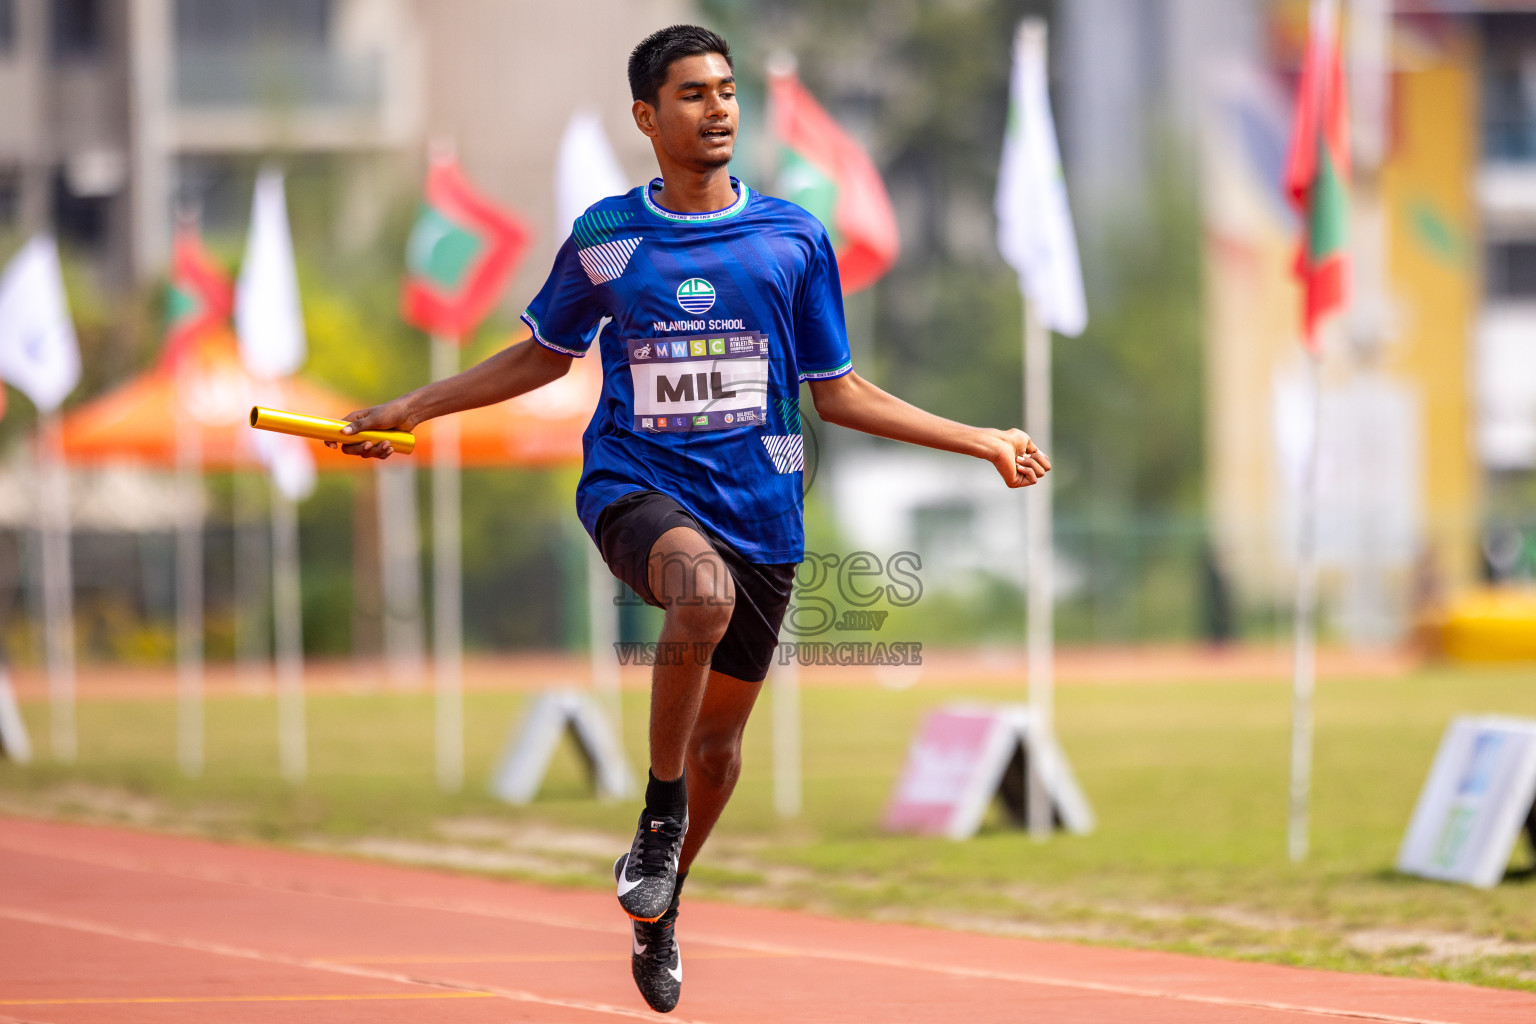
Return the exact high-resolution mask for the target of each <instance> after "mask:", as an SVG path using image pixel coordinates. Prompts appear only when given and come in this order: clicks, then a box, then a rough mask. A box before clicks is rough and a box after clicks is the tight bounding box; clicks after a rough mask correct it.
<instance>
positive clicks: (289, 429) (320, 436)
mask: <svg viewBox="0 0 1536 1024" xmlns="http://www.w3.org/2000/svg"><path fill="white" fill-rule="evenodd" d="M346 425H347V421H346V420H333V419H330V418H328V417H325V416H305V415H304V414H303V413H297V412H284V411H283V410H282V409H267V408H264V407H263V406H260V405H253V406H251V426H253V427H255V428H256V429H257V430H271V431H275V432H277V433H279V434H292V435H294V436H295V437H310V438H314V439H315V440H316V441H340V442H341V443H342V444H362V443H363V442H364V441H372V442H373V443H374V444H382V443H384V442H385V441H388V442H389V445H390V447H391V448H393V449H394V450H395V451H397V452H399V453H400V454H401V455H409V454H411V452H413V451H415V450H416V435H415V434H408V433H406V432H405V431H404V430H359V431H358V432H357V433H355V434H343V433H342V432H341V428H342V427H345V426H346Z"/></svg>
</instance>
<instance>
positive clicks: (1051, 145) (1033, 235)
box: [997, 19, 1088, 335]
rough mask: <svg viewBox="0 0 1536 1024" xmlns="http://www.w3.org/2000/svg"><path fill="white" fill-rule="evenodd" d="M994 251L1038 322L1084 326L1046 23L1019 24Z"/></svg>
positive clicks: (1066, 330)
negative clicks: (1049, 83) (1014, 275)
mask: <svg viewBox="0 0 1536 1024" xmlns="http://www.w3.org/2000/svg"><path fill="white" fill-rule="evenodd" d="M997 247H998V249H999V250H1000V251H1001V252H1002V254H1003V259H1005V260H1007V261H1008V263H1009V265H1010V266H1012V267H1013V269H1015V270H1017V271H1018V272H1019V287H1020V288H1021V289H1022V290H1023V292H1024V295H1025V297H1026V298H1027V299H1028V300H1029V302H1030V303H1031V304H1032V305H1033V306H1034V308H1035V310H1036V311H1037V315H1038V316H1039V318H1040V322H1041V323H1043V324H1045V325H1046V326H1047V327H1049V328H1050V329H1051V330H1053V331H1055V332H1057V333H1058V334H1067V335H1078V334H1081V333H1083V328H1084V327H1087V326H1088V306H1087V303H1086V301H1085V300H1084V298H1083V272H1082V268H1081V267H1080V266H1079V265H1078V259H1077V237H1076V235H1075V234H1074V233H1073V231H1072V211H1071V209H1070V208H1069V207H1068V205H1067V185H1066V182H1065V180H1063V178H1062V174H1061V152H1060V150H1058V149H1057V147H1056V124H1055V121H1054V120H1053V119H1052V117H1051V98H1050V94H1049V93H1048V91H1047V89H1046V64H1045V23H1044V22H1043V21H1040V20H1038V19H1030V20H1026V21H1023V22H1020V23H1019V28H1018V32H1017V33H1016V34H1015V35H1014V40H1013V82H1012V86H1011V88H1010V90H1009V100H1008V132H1007V135H1006V136H1005V137H1004V138H1003V164H1002V168H1001V170H999V172H998V178H997Z"/></svg>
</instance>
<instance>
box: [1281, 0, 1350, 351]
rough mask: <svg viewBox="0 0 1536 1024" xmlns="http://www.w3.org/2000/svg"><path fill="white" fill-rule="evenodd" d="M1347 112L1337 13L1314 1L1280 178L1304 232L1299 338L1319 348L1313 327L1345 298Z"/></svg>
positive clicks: (1325, 0) (1326, 2) (1323, 0)
mask: <svg viewBox="0 0 1536 1024" xmlns="http://www.w3.org/2000/svg"><path fill="white" fill-rule="evenodd" d="M1349 176H1350V167H1349V114H1348V107H1347V104H1346V99H1345V92H1344V61H1343V56H1342V54H1341V52H1340V48H1339V34H1338V16H1337V11H1336V8H1335V5H1334V3H1333V2H1332V0H1312V18H1311V26H1310V29H1309V31H1308V34H1307V52H1306V58H1305V60H1304V61H1303V63H1302V67H1301V83H1300V85H1299V87H1298V89H1297V95H1296V121H1295V126H1294V130H1293V133H1292V136H1291V153H1290V159H1289V162H1288V165H1287V167H1286V173H1285V182H1286V187H1287V189H1288V190H1289V191H1290V194H1291V202H1292V203H1293V204H1295V206H1296V208H1297V210H1298V211H1299V212H1300V213H1301V220H1302V224H1303V230H1304V231H1305V235H1304V237H1303V239H1302V243H1301V248H1300V251H1299V252H1298V253H1297V254H1296V277H1297V278H1298V279H1299V280H1300V282H1301V286H1302V291H1303V293H1304V296H1305V298H1304V300H1303V305H1302V324H1303V341H1304V342H1305V344H1306V346H1307V348H1308V349H1309V350H1310V351H1312V352H1314V353H1316V352H1317V350H1318V339H1317V325H1318V322H1319V321H1320V320H1322V319H1323V318H1324V317H1326V316H1328V315H1329V314H1331V313H1336V312H1339V311H1341V310H1343V308H1344V306H1345V304H1346V303H1347V302H1348V300H1349V248H1348V236H1349V232H1348V226H1349Z"/></svg>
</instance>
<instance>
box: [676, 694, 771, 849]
mask: <svg viewBox="0 0 1536 1024" xmlns="http://www.w3.org/2000/svg"><path fill="white" fill-rule="evenodd" d="M762 688H763V684H762V683H748V682H744V681H742V680H740V679H736V678H734V677H732V676H728V675H724V674H722V673H720V672H713V671H712V672H710V673H709V685H708V687H707V689H705V691H704V703H703V706H702V707H701V708H700V710H699V716H698V721H697V722H696V724H695V725H694V727H693V738H692V742H690V743H689V744H688V835H687V837H686V838H685V839H684V840H683V852H682V856H681V857H680V858H679V860H678V865H677V869H678V871H687V870H688V867H689V865H691V864H692V863H693V858H694V857H696V856H698V853H699V848H700V847H701V846H703V845H704V840H706V839H708V838H709V833H710V830H711V829H713V828H714V827H715V822H716V821H719V820H720V812H721V811H723V810H725V804H726V801H728V800H730V798H731V792H732V791H733V790H734V789H735V788H736V780H737V779H738V778H739V777H740V776H741V736H742V733H743V732H745V731H746V728H747V717H748V716H749V715H751V714H752V705H753V704H755V703H756V702H757V695H758V693H759V692H760V691H761V690H762Z"/></svg>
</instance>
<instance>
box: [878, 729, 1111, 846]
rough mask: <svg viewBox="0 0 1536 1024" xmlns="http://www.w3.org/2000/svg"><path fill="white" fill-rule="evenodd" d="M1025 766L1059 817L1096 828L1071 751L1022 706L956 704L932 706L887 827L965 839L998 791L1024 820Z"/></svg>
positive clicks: (1067, 824)
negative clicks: (1037, 773)
mask: <svg viewBox="0 0 1536 1024" xmlns="http://www.w3.org/2000/svg"><path fill="white" fill-rule="evenodd" d="M1026 770H1030V771H1034V770H1038V771H1040V772H1041V773H1042V782H1043V783H1044V784H1045V790H1046V792H1047V793H1048V794H1050V799H1051V804H1052V811H1053V818H1054V820H1055V823H1056V824H1059V825H1061V826H1062V827H1064V828H1066V829H1067V830H1068V831H1069V832H1075V833H1078V834H1084V833H1088V832H1091V831H1093V827H1094V819H1093V809H1092V808H1091V807H1089V806H1088V799H1087V797H1085V796H1084V795H1083V791H1082V790H1081V789H1080V788H1079V787H1078V785H1077V780H1076V779H1075V778H1074V777H1073V775H1072V768H1071V766H1070V765H1068V764H1067V758H1066V755H1065V754H1063V753H1062V751H1061V747H1060V746H1059V745H1057V743H1056V738H1055V737H1054V736H1050V735H1043V734H1042V731H1041V730H1038V729H1036V728H1035V725H1034V719H1033V717H1032V716H1031V714H1030V712H1029V708H1027V707H1024V706H1010V707H1002V708H987V707H975V706H971V705H955V706H951V707H948V708H944V709H941V710H939V711H934V712H931V713H930V714H929V715H928V716H927V717H926V718H925V719H924V720H923V724H922V725H921V727H919V729H918V732H917V735H916V736H915V737H914V738H913V740H912V746H911V747H910V748H909V749H908V751H907V763H906V767H905V768H903V769H902V773H901V778H900V780H899V781H898V782H897V784H896V792H895V793H894V794H893V795H892V797H891V802H890V805H889V806H888V807H887V808H886V813H885V827H886V829H887V830H889V831H892V832H920V833H923V834H925V835H941V836H948V837H949V838H950V839H968V838H970V837H971V836H973V835H975V834H976V831H977V829H979V828H980V827H981V820H982V818H983V817H984V816H985V815H986V812H987V807H988V805H990V804H991V802H992V800H993V799H994V798H995V797H1001V798H1002V800H1003V804H1004V806H1005V807H1006V808H1007V810H1008V813H1009V815H1010V816H1011V817H1012V818H1013V820H1014V821H1016V822H1018V823H1019V824H1023V823H1024V822H1025V821H1027V820H1028V816H1027V808H1026V806H1025V804H1026V800H1027V796H1026V794H1027V791H1028V787H1027V786H1026V785H1025V784H1024V779H1025V771H1026Z"/></svg>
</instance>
